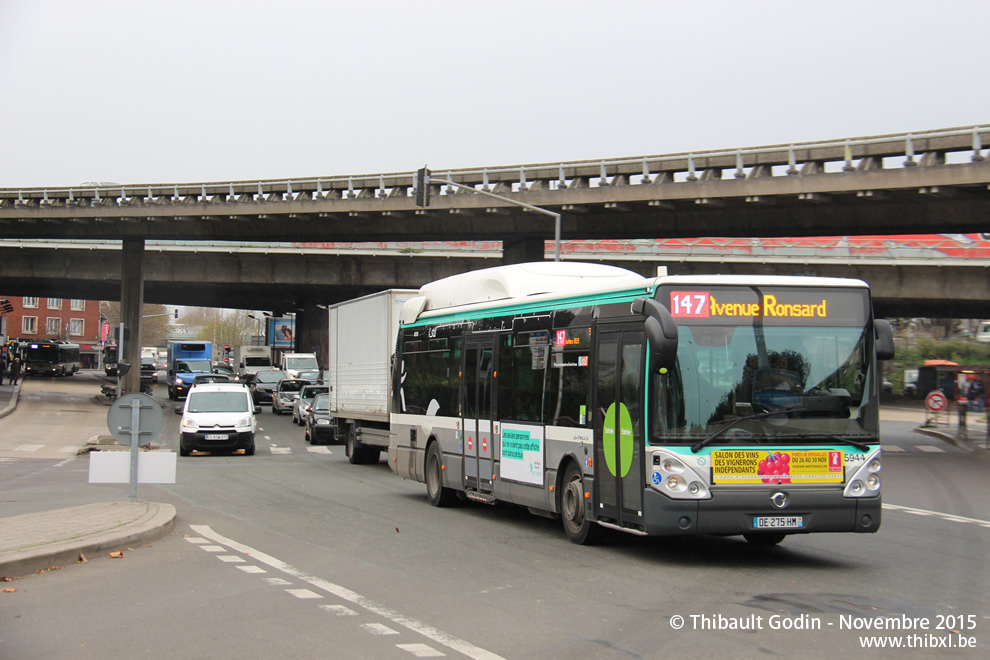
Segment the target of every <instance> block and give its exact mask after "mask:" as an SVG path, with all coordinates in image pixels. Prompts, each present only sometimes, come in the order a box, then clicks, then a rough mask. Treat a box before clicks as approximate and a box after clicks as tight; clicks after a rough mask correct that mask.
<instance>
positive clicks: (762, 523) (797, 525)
mask: <svg viewBox="0 0 990 660" xmlns="http://www.w3.org/2000/svg"><path fill="white" fill-rule="evenodd" d="M803 528H804V516H754V518H753V529H803Z"/></svg>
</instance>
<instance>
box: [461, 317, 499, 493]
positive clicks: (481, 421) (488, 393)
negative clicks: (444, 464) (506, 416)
mask: <svg viewBox="0 0 990 660" xmlns="http://www.w3.org/2000/svg"><path fill="white" fill-rule="evenodd" d="M494 358H495V338H494V337H493V336H491V335H489V336H482V337H467V338H466V341H465V346H464V368H463V369H462V373H463V378H462V379H461V382H462V383H463V385H462V387H461V425H462V428H463V430H464V431H463V434H462V441H461V448H462V451H463V460H464V472H463V474H464V488H465V490H466V491H467V494H468V497H471V495H472V492H477V493H479V494H482V499H487V498H488V497H489V496H490V495H491V493H492V492H493V483H492V474H493V472H492V469H493V462H492V456H493V455H494V449H493V447H492V440H493V434H492V428H493V419H492V413H493V412H494V411H493V405H492V397H493V393H494V390H495V379H494V373H493V370H494V369H495V364H496V362H495V359H494Z"/></svg>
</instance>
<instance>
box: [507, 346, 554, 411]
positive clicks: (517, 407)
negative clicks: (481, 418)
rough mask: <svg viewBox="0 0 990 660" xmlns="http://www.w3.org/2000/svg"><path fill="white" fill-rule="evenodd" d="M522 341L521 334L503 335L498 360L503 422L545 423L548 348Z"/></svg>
mask: <svg viewBox="0 0 990 660" xmlns="http://www.w3.org/2000/svg"><path fill="white" fill-rule="evenodd" d="M527 339H528V338H526V337H523V338H522V341H520V338H519V336H518V335H503V336H502V340H501V346H500V348H499V359H498V411H497V415H498V418H499V419H505V420H512V421H518V422H537V423H539V422H542V421H543V410H542V408H543V386H544V380H545V374H546V354H547V352H548V350H549V347H547V346H546V345H536V344H531V343H529V342H528V341H527Z"/></svg>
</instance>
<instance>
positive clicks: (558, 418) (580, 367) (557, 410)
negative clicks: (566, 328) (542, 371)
mask: <svg viewBox="0 0 990 660" xmlns="http://www.w3.org/2000/svg"><path fill="white" fill-rule="evenodd" d="M552 358H553V359H552V360H551V364H550V369H549V374H548V375H547V395H546V404H545V406H544V413H543V416H544V420H545V421H546V423H547V424H550V425H552V426H588V414H589V412H590V410H589V406H590V405H591V362H590V359H589V353H588V352H587V351H565V350H561V349H560V348H558V347H554V348H553V353H552Z"/></svg>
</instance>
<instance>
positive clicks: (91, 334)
mask: <svg viewBox="0 0 990 660" xmlns="http://www.w3.org/2000/svg"><path fill="white" fill-rule="evenodd" d="M3 297H5V298H6V299H7V301H8V302H9V303H10V306H11V307H12V308H13V311H11V312H7V313H5V314H3V317H2V320H0V334H2V335H3V343H2V346H3V350H4V351H5V350H6V347H7V341H8V340H11V339H19V340H24V341H34V340H36V341H55V340H58V341H67V342H70V343H73V344H79V356H80V361H81V362H82V368H83V369H95V368H97V367H98V366H99V365H100V360H101V359H102V358H101V351H102V344H101V339H102V337H101V324H100V303H99V301H96V300H78V299H69V298H36V297H31V296H0V298H3Z"/></svg>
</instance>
